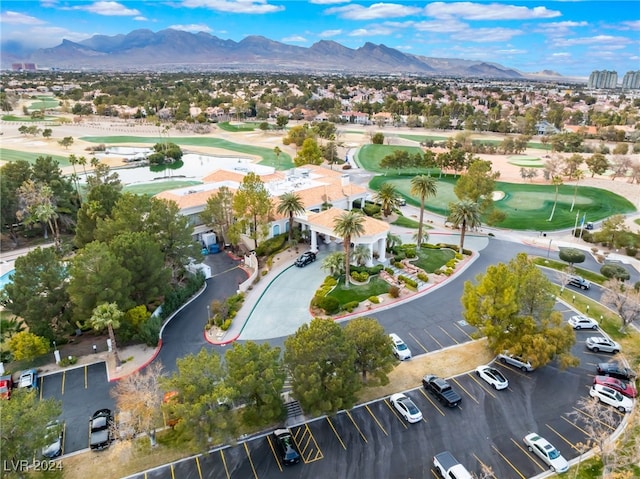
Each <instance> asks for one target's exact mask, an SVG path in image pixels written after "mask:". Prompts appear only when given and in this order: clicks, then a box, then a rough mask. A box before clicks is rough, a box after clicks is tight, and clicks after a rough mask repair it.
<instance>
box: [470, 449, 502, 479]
mask: <svg viewBox="0 0 640 479" xmlns="http://www.w3.org/2000/svg"><path fill="white" fill-rule="evenodd" d="M473 457H475V458H476V461H478V462H479V463H480V470H481V471H482V473H483V474H485V473H486V474H487V477H491V478H492V479H498V477H497V476H496V475H495V474H494V473H493V469H492V468H491V466H490V465H489V464H485V463H484V462H482V461H481V460H480V458H479V457H478V456H476V453H475V452H474V453H473Z"/></svg>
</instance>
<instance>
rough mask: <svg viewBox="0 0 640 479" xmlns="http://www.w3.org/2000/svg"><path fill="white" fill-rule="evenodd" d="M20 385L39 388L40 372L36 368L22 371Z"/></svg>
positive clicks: (20, 386) (27, 387)
mask: <svg viewBox="0 0 640 479" xmlns="http://www.w3.org/2000/svg"><path fill="white" fill-rule="evenodd" d="M18 387H19V388H25V389H38V372H37V371H36V370H35V369H27V370H26V371H22V373H21V374H20V379H18Z"/></svg>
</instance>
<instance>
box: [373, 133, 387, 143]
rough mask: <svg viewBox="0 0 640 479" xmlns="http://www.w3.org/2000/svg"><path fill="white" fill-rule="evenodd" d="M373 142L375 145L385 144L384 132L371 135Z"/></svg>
mask: <svg viewBox="0 0 640 479" xmlns="http://www.w3.org/2000/svg"><path fill="white" fill-rule="evenodd" d="M371 143H373V144H374V145H382V144H384V133H380V132H378V133H374V134H373V135H372V136H371Z"/></svg>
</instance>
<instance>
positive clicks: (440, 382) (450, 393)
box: [422, 374, 462, 407]
mask: <svg viewBox="0 0 640 479" xmlns="http://www.w3.org/2000/svg"><path fill="white" fill-rule="evenodd" d="M422 386H424V388H425V389H426V390H427V391H429V392H430V393H431V394H433V395H434V396H435V397H436V398H438V401H440V402H441V403H442V404H445V405H447V406H449V407H457V406H459V405H460V403H461V402H462V398H461V397H460V394H458V392H457V391H456V390H455V389H453V388H452V387H451V384H449V383H448V382H447V380H445V379H442V378H439V377H438V376H435V375H433V374H427V375H426V376H424V377H423V378H422Z"/></svg>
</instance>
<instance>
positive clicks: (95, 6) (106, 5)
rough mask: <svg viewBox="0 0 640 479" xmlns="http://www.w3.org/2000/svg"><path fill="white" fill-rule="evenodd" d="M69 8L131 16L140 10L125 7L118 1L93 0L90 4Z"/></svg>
mask: <svg viewBox="0 0 640 479" xmlns="http://www.w3.org/2000/svg"><path fill="white" fill-rule="evenodd" d="M71 10H85V11H87V12H91V13H95V14H97V15H104V16H106V17H131V16H134V15H140V12H139V11H138V10H136V9H135V8H127V7H125V6H124V5H122V4H121V3H118V2H95V3H92V4H91V5H82V6H75V7H71Z"/></svg>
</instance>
